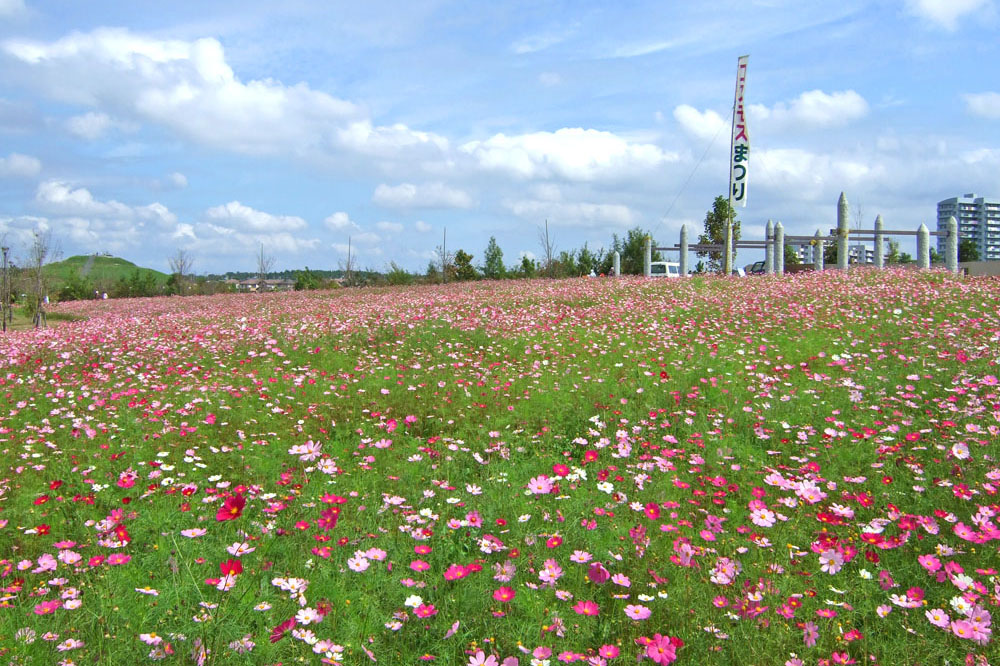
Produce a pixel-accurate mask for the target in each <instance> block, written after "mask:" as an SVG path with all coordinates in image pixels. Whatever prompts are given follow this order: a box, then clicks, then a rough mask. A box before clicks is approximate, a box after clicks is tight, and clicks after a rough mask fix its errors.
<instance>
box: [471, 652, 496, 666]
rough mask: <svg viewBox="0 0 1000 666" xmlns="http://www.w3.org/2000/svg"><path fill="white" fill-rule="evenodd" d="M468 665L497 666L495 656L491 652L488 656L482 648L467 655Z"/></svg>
mask: <svg viewBox="0 0 1000 666" xmlns="http://www.w3.org/2000/svg"><path fill="white" fill-rule="evenodd" d="M469 666H498V664H497V658H496V657H494V656H493V655H492V654H491V655H489V656H488V657H487V656H486V653H485V652H483V651H482V650H479V651H478V652H476V654H474V655H472V656H471V657H469Z"/></svg>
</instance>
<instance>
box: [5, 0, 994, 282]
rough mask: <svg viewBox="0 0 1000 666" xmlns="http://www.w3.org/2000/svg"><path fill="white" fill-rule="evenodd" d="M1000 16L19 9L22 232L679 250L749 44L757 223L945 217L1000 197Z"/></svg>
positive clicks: (722, 134)
mask: <svg viewBox="0 0 1000 666" xmlns="http://www.w3.org/2000/svg"><path fill="white" fill-rule="evenodd" d="M126 5H128V6H126ZM998 27H1000V15H998V7H997V3H996V0H900V1H895V2H893V1H888V0H887V1H883V2H852V1H851V0H846V1H844V2H839V3H830V2H822V3H819V2H797V1H785V0H761V1H758V2H752V1H744V2H704V3H691V2H662V1H660V2H638V1H637V2H618V3H603V2H579V1H577V2H545V1H543V0H534V1H532V2H502V1H499V2H492V3H480V2H445V1H431V2H425V1H422V0H413V1H410V2H388V1H384V2H383V1H374V2H365V3H341V2H330V3H317V2H304V1H302V2H297V1H286V2H282V3H274V2H255V1H253V0H244V1H241V2H238V3H230V2H215V3H203V2H185V1H180V2H171V3H152V2H136V3H120V2H101V1H92V2H87V3H65V2H32V1H31V0H0V235H3V236H4V237H5V238H6V242H7V244H9V245H11V246H12V247H14V248H15V253H17V252H18V251H20V252H22V253H23V251H24V250H25V249H26V247H27V245H28V243H29V242H30V237H31V234H32V232H33V231H34V230H36V229H38V230H42V231H48V232H50V233H51V237H52V239H53V241H54V242H55V245H56V246H57V247H58V249H59V250H60V251H61V254H62V255H63V256H71V255H74V254H86V253H91V252H104V251H107V252H111V253H112V254H115V255H117V256H122V257H125V258H127V259H130V260H132V261H134V262H136V263H138V264H141V265H145V266H150V267H153V268H158V269H161V270H165V269H166V268H167V260H168V257H170V256H172V255H173V254H174V253H175V252H176V251H177V250H178V249H184V250H185V251H187V252H188V253H189V254H190V255H191V256H192V257H193V259H194V271H195V272H198V273H202V272H222V271H225V270H252V269H253V268H254V267H255V259H254V257H255V254H256V252H257V250H258V248H259V246H260V244H261V243H263V244H264V247H265V248H266V251H267V252H268V253H269V254H271V255H272V256H273V257H274V259H275V267H276V268H278V269H284V268H300V267H302V266H305V265H308V266H310V267H311V268H324V269H325V268H330V269H333V268H337V267H338V266H340V265H341V264H342V262H343V260H344V258H345V252H346V248H347V244H348V239H350V243H351V246H352V248H353V251H354V253H355V255H356V259H357V261H358V263H359V264H360V265H361V266H362V267H370V268H375V269H383V268H385V267H386V266H387V265H388V264H389V262H390V261H395V262H396V263H397V264H399V265H401V266H404V267H406V268H408V269H410V270H416V271H421V272H422V271H423V270H424V269H425V268H426V266H427V263H428V260H429V259H430V258H431V257H432V256H433V254H434V250H435V248H436V247H437V246H438V245H439V244H440V243H441V238H442V232H443V230H444V229H445V228H447V236H448V247H449V249H457V248H459V247H461V248H463V249H465V250H466V251H468V252H470V253H472V254H473V255H474V261H475V262H479V261H481V260H482V253H483V249H484V248H485V246H486V244H487V241H488V239H489V237H490V236H495V237H496V238H497V241H498V242H499V244H500V247H501V248H502V250H503V252H504V259H505V261H506V262H507V263H508V264H514V263H516V262H517V261H518V257H519V256H520V255H522V254H524V253H529V254H532V255H539V254H541V250H540V246H539V242H538V230H539V229H540V227H541V226H542V225H543V224H544V222H545V221H546V220H548V223H549V228H550V233H551V235H552V237H553V238H554V241H555V245H556V249H557V250H569V249H574V248H578V247H580V246H582V245H583V244H584V243H585V242H586V243H588V244H589V247H590V248H591V249H596V248H599V247H602V246H607V245H608V244H609V243H610V240H611V237H612V234H614V233H617V234H619V235H624V234H625V233H627V231H628V230H629V229H630V228H633V227H635V226H640V227H642V228H643V229H646V230H649V231H652V232H653V233H654V236H655V237H656V239H657V241H660V242H662V243H669V244H673V243H675V242H676V239H677V235H678V232H679V230H680V227H681V225H682V224H685V223H686V224H688V225H690V229H691V230H692V232H694V233H697V232H699V231H700V230H701V228H702V222H703V220H704V217H705V213H706V211H707V210H708V209H709V208H710V207H711V202H712V199H713V198H714V197H715V196H716V195H719V194H723V193H724V192H725V190H726V187H727V179H728V163H727V156H728V150H729V118H730V113H731V107H732V100H733V86H734V79H735V71H736V59H737V57H738V56H739V55H742V54H749V55H750V62H749V70H748V83H747V97H746V101H747V104H748V105H749V109H748V112H749V126H750V135H751V163H750V190H749V200H748V205H747V207H746V208H744V209H740V211H739V213H740V217H741V219H742V223H743V237H744V238H747V239H751V238H761V237H762V235H763V227H764V224H765V223H766V221H767V219H773V220H781V221H782V222H783V223H784V225H785V227H786V233H801V234H810V235H811V234H812V233H814V232H815V230H816V229H824V230H826V229H828V228H830V227H832V226H834V224H835V221H836V220H835V218H836V202H837V198H838V196H839V194H840V192H841V191H844V192H845V193H846V195H847V198H848V201H849V202H850V204H851V207H852V208H851V214H852V225H853V224H856V223H857V221H858V219H860V220H861V222H862V224H863V225H864V226H865V227H866V228H870V227H871V224H872V221H873V220H874V217H875V215H876V214H878V213H881V214H882V215H883V218H884V219H885V222H886V227H887V228H904V229H911V228H916V227H917V226H918V225H919V224H920V223H921V222H925V223H927V224H928V226H931V227H933V226H934V224H935V216H936V214H935V205H936V203H937V202H938V201H939V200H941V199H945V198H948V197H952V196H956V195H960V194H964V193H967V192H976V193H977V194H979V195H986V196H993V197H996V196H1000V178H998V177H997V175H996V174H997V173H998V172H1000V142H998V140H997V139H996V136H997V134H998V130H1000V78H998V77H997V76H996V75H995V73H994V69H995V64H996V63H997V62H998V61H1000V40H998V39H997V38H996V35H997V34H998ZM911 244H912V241H911V240H908V241H905V242H904V244H903V249H904V250H906V249H907V246H908V245H911ZM753 258H756V257H755V256H754V254H753V253H752V252H747V251H745V252H742V253H741V254H740V257H739V259H738V262H739V263H743V261H742V260H747V261H749V260H751V259H753Z"/></svg>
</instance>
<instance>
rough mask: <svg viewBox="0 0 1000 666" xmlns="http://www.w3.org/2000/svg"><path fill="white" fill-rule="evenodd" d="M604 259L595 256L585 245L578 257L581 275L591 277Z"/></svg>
mask: <svg viewBox="0 0 1000 666" xmlns="http://www.w3.org/2000/svg"><path fill="white" fill-rule="evenodd" d="M601 259H603V257H600V256H598V255H595V254H594V253H593V252H591V251H590V248H588V247H587V244H586V243H584V244H583V247H582V248H580V251H579V252H578V253H577V255H576V266H577V268H578V269H579V271H580V273H579V274H580V275H590V274H591V273H596V272H597V271H596V268H597V265H598V264H599V263H600V262H601Z"/></svg>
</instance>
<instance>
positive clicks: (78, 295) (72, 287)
mask: <svg viewBox="0 0 1000 666" xmlns="http://www.w3.org/2000/svg"><path fill="white" fill-rule="evenodd" d="M93 297H94V283H93V282H91V281H90V280H89V279H87V277H86V276H84V275H80V271H73V274H72V275H70V276H69V277H68V278H66V283H65V284H63V286H62V289H60V290H59V300H60V301H82V300H84V299H87V298H93Z"/></svg>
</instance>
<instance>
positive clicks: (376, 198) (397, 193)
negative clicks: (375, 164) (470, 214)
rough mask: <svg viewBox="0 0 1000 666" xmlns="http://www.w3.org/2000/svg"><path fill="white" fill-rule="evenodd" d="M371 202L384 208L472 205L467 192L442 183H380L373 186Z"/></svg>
mask: <svg viewBox="0 0 1000 666" xmlns="http://www.w3.org/2000/svg"><path fill="white" fill-rule="evenodd" d="M372 202H373V203H376V204H378V205H379V206H385V207H386V208H472V206H473V205H474V204H473V201H472V197H471V196H469V194H468V193H467V192H464V191H462V190H460V189H458V188H454V187H449V186H447V185H445V184H444V183H427V184H424V185H414V184H412V183H401V184H399V185H386V184H385V183H382V184H379V186H378V187H376V188H375V194H374V195H372Z"/></svg>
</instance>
